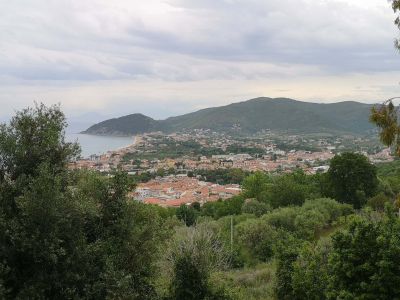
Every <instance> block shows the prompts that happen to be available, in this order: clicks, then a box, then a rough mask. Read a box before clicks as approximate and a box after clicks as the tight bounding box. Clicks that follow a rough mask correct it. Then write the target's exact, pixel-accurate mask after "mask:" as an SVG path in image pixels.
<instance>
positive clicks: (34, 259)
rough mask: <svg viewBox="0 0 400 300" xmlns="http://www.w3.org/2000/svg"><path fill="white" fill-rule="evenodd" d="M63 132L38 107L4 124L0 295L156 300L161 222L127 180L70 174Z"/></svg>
mask: <svg viewBox="0 0 400 300" xmlns="http://www.w3.org/2000/svg"><path fill="white" fill-rule="evenodd" d="M65 126H66V123H65V118H64V115H63V114H62V112H61V111H60V110H59V108H58V107H50V108H47V107H45V106H43V105H38V106H36V107H35V108H34V109H26V110H23V111H22V112H19V113H17V115H16V116H15V117H14V118H13V119H12V121H11V122H10V124H9V125H5V124H4V125H1V127H0V170H1V171H0V295H1V298H5V299H80V298H84V299H105V298H112V299H118V298H119V299H120V298H125V297H126V296H127V295H129V297H130V298H131V299H154V297H155V296H156V295H155V289H154V287H153V284H152V277H153V275H154V270H155V258H156V256H157V254H158V246H159V243H160V242H161V240H162V239H163V238H164V232H165V231H164V230H163V227H162V226H161V224H160V222H161V220H160V219H159V218H158V215H157V214H156V212H155V211H154V210H153V208H152V207H150V206H145V205H143V204H140V203H136V202H129V201H128V199H127V197H126V192H127V191H128V190H129V188H130V186H129V180H128V177H127V175H126V174H120V173H117V174H115V176H114V177H113V178H111V179H108V178H106V177H101V176H100V175H98V174H94V173H90V172H76V173H75V172H74V173H71V174H70V173H69V171H68V169H67V163H68V162H69V160H71V159H74V158H75V157H76V155H77V154H78V147H77V145H76V144H70V143H66V142H65V139H64V128H65Z"/></svg>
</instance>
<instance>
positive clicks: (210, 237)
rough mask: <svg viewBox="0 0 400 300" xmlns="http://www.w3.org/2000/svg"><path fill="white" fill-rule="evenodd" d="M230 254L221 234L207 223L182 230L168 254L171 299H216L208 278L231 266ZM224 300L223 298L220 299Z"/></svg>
mask: <svg viewBox="0 0 400 300" xmlns="http://www.w3.org/2000/svg"><path fill="white" fill-rule="evenodd" d="M228 257H229V256H228V255H227V253H226V251H225V249H224V247H223V245H222V243H221V242H220V240H219V237H218V234H217V233H216V232H215V231H214V230H213V228H212V226H208V224H207V223H202V224H199V225H197V226H195V227H189V228H179V229H178V231H177V233H176V235H175V237H174V238H173V239H172V241H171V244H170V245H169V247H168V252H167V254H166V266H165V269H166V270H167V271H168V272H169V273H170V276H169V277H170V278H171V282H170V296H169V298H170V299H188V300H190V299H193V300H201V299H216V298H218V297H216V295H214V294H213V293H212V291H213V289H212V287H211V283H210V282H209V278H210V275H211V273H212V272H214V271H217V270H223V269H224V268H226V267H227V266H228V263H229V262H228ZM221 299H223V298H221Z"/></svg>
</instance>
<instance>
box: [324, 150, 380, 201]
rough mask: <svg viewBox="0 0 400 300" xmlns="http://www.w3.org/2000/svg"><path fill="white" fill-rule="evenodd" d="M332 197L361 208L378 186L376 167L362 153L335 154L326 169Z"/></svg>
mask: <svg viewBox="0 0 400 300" xmlns="http://www.w3.org/2000/svg"><path fill="white" fill-rule="evenodd" d="M328 178H329V183H330V185H331V187H332V193H333V195H332V196H333V197H334V198H335V199H337V200H338V201H340V202H344V203H349V204H352V205H353V206H354V207H355V208H361V207H362V206H363V205H364V204H365V202H366V198H367V197H371V196H373V195H374V193H375V191H376V188H377V186H378V180H377V177H376V167H375V166H374V165H372V164H371V163H370V162H369V161H368V158H367V157H365V156H364V155H362V154H357V153H351V152H346V153H343V154H339V155H336V156H335V157H334V158H333V159H332V160H331V164H330V168H329V171H328Z"/></svg>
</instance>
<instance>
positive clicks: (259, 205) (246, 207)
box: [242, 199, 271, 217]
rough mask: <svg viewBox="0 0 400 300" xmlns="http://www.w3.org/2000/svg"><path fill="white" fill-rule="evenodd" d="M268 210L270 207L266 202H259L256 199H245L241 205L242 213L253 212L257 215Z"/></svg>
mask: <svg viewBox="0 0 400 300" xmlns="http://www.w3.org/2000/svg"><path fill="white" fill-rule="evenodd" d="M269 211H271V207H270V206H269V205H268V204H266V203H263V202H259V201H257V200H256V199H247V200H246V201H245V202H244V203H243V205H242V213H245V214H254V215H255V216H257V217H259V216H262V215H264V214H266V213H267V212H269Z"/></svg>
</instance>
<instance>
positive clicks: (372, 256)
mask: <svg viewBox="0 0 400 300" xmlns="http://www.w3.org/2000/svg"><path fill="white" fill-rule="evenodd" d="M399 256H400V221H399V220H398V219H397V218H396V217H395V216H394V213H393V212H392V211H390V210H389V211H388V212H387V215H386V216H383V218H381V219H378V220H376V218H371V217H368V216H367V217H364V218H361V217H356V218H354V219H353V220H352V221H351V223H350V224H349V227H348V229H347V230H344V231H341V232H338V233H336V234H335V235H334V236H333V238H332V253H331V254H330V259H329V265H328V268H329V270H330V277H329V286H328V294H327V295H328V298H329V299H398V298H399V297H400V266H399V264H398V257H399Z"/></svg>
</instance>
